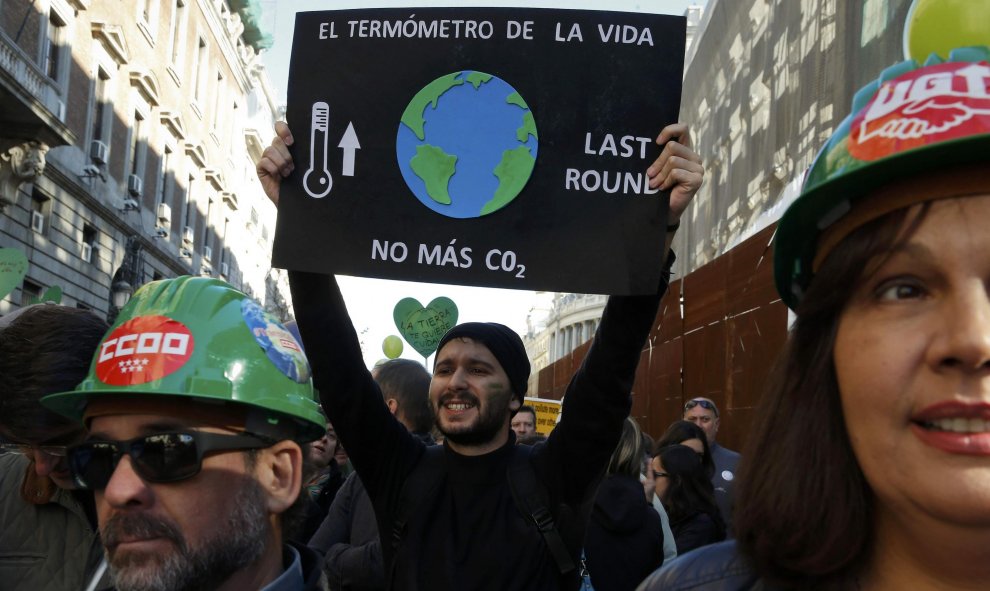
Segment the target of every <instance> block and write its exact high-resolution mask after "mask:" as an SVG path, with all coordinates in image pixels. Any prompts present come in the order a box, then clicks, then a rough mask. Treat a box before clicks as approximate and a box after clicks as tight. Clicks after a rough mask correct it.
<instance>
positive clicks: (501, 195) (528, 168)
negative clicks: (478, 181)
mask: <svg viewBox="0 0 990 591" xmlns="http://www.w3.org/2000/svg"><path fill="white" fill-rule="evenodd" d="M534 135H535V130H534ZM535 165H536V158H533V156H532V155H531V154H530V153H529V148H527V147H526V146H519V147H518V148H514V149H512V150H506V151H504V152H502V160H501V162H499V163H498V166H496V167H495V170H494V172H495V176H497V177H498V181H499V183H498V189H496V190H495V196H494V197H492V199H491V201H489V202H488V203H486V204H485V206H484V207H482V208H481V215H487V214H489V213H491V212H493V211H497V210H499V209H500V208H502V207H503V206H505V205H506V204H508V203H509V202H510V201H512V200H513V199H514V198H515V196H516V195H518V194H519V192H520V191H522V188H523V187H524V186H525V185H526V181H528V180H529V175H530V173H532V172H533V166H535Z"/></svg>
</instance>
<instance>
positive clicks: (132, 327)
mask: <svg viewBox="0 0 990 591" xmlns="http://www.w3.org/2000/svg"><path fill="white" fill-rule="evenodd" d="M192 351H193V337H192V333H191V332H189V329H188V328H186V326H185V325H184V324H182V323H181V322H178V321H176V320H172V319H171V318H167V317H165V316H138V317H137V318H132V319H131V320H128V321H127V322H125V323H123V324H121V325H120V326H118V327H117V328H116V329H115V330H114V331H113V332H112V333H110V334H109V335H108V336H107V337H106V338H105V339H104V340H103V342H102V343H101V344H100V351H99V357H97V360H96V377H97V378H98V379H99V380H100V381H101V382H103V383H104V384H109V385H111V386H132V385H136V384H145V383H148V382H151V381H154V380H158V379H161V378H163V377H165V376H167V375H169V374H171V373H172V372H174V371H176V370H178V369H179V368H180V367H182V366H183V365H185V363H186V362H187V361H189V358H190V357H191V356H192Z"/></svg>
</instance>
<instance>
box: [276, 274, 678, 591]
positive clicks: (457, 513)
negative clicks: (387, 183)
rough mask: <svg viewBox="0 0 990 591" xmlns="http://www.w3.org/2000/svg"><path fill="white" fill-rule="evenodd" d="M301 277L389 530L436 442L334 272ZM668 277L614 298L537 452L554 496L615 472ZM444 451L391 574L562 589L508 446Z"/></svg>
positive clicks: (437, 581) (322, 387)
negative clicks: (412, 413)
mask: <svg viewBox="0 0 990 591" xmlns="http://www.w3.org/2000/svg"><path fill="white" fill-rule="evenodd" d="M669 260H672V258H671V259H669ZM289 282H290V287H291V289H292V299H293V305H294V308H295V312H296V319H297V321H298V324H299V329H300V332H301V334H302V338H303V342H304V345H305V347H306V353H307V356H308V357H309V360H310V363H311V364H312V365H313V378H314V385H315V387H316V389H317V390H319V392H320V396H321V399H322V402H323V408H324V410H325V411H326V413H327V416H328V418H329V420H330V422H332V423H333V424H334V426H335V427H336V428H337V433H338V435H339V436H340V440H341V441H342V442H343V444H344V447H346V448H347V450H348V454H349V455H350V458H351V461H352V463H353V464H354V467H355V469H356V470H357V472H358V474H360V475H361V480H362V482H363V483H364V485H365V487H366V489H367V491H368V494H369V496H370V497H371V500H372V504H373V505H374V507H375V513H376V518H377V521H378V527H379V531H380V532H382V536H383V538H384V537H385V535H387V534H386V532H391V531H392V529H393V526H394V525H395V516H396V514H397V509H398V506H399V502H400V496H401V491H402V488H403V484H404V482H405V481H406V479H407V477H408V476H409V474H410V473H411V472H412V471H413V470H414V469H416V466H417V464H418V463H419V461H420V458H421V457H422V455H423V453H424V451H425V446H424V445H423V443H422V442H420V441H419V440H417V439H416V438H414V437H413V436H412V435H411V434H409V433H408V432H407V431H406V429H405V428H404V427H403V426H402V425H401V424H400V423H399V422H398V421H397V420H396V419H395V417H393V416H392V414H391V413H390V412H389V410H388V408H387V407H386V406H385V403H384V401H383V400H382V396H381V391H380V390H379V389H378V386H377V384H376V383H375V381H374V380H373V379H372V377H371V374H370V373H369V372H368V370H367V369H366V368H365V366H364V359H363V355H362V353H361V346H360V341H359V340H358V337H357V334H356V332H355V330H354V326H353V324H352V323H351V321H350V318H349V317H348V315H347V310H346V308H345V306H344V302H343V298H342V296H341V295H340V290H339V289H338V287H337V284H336V281H334V278H333V277H332V276H327V275H320V274H313V273H302V272H290V273H289ZM662 287H663V289H661V290H660V293H659V294H657V295H651V296H631V297H611V298H609V302H608V304H607V305H606V308H605V312H604V314H603V316H602V321H601V324H600V325H599V328H598V332H597V334H596V336H595V342H594V343H593V344H592V346H591V349H590V350H589V352H588V355H587V357H586V358H585V360H584V363H583V364H582V366H581V368H580V369H578V370H577V372H576V373H575V376H574V378H573V379H572V381H571V383H570V385H569V386H568V388H567V391H566V395H565V396H566V399H567V404H565V405H564V408H563V415H562V418H561V421H560V423H559V424H558V425H557V427H556V428H555V429H554V431H553V433H552V434H551V435H550V437H549V438H548V440H547V442H546V443H545V444H543V445H541V446H539V449H537V450H534V452H533V455H532V456H531V460H532V463H533V465H534V471H535V473H536V475H537V478H538V479H539V480H541V481H542V483H543V484H544V485H545V487H546V490H547V492H548V494H549V497H550V499H549V500H550V506H551V507H558V506H566V507H573V508H575V512H577V508H578V507H580V504H581V503H582V502H583V501H584V500H585V499H586V498H587V497H588V496H589V494H590V492H591V491H592V490H593V488H592V487H593V486H594V484H595V483H596V482H597V479H598V478H599V477H600V475H601V474H602V473H603V472H604V468H605V466H606V464H607V463H608V460H609V457H610V456H611V453H612V450H613V449H615V446H616V444H617V443H618V440H619V436H620V434H621V432H622V422H623V421H624V420H625V418H626V417H627V416H628V415H629V410H630V407H631V398H630V391H631V389H632V382H633V378H634V375H635V371H636V366H637V365H638V363H639V358H640V352H641V350H642V346H643V343H644V342H645V340H646V337H647V336H648V334H649V331H650V329H651V328H652V326H653V321H654V318H655V317H656V313H657V307H658V305H659V302H660V295H662V292H663V291H665V290H666V283H664V285H663V286H662ZM511 442H512V438H511V437H510V442H509V443H508V444H507V445H511ZM443 457H444V462H445V466H446V467H447V469H446V470H445V471H444V475H443V477H442V478H441V479H439V482H437V488H436V492H435V494H433V495H430V498H427V499H423V500H422V503H420V505H419V509H418V510H417V511H416V512H415V514H413V515H410V516H409V518H410V520H409V522H408V524H406V525H407V530H406V534H405V536H404V543H403V545H402V547H401V548H400V550H399V552H398V553H397V555H396V560H395V563H394V564H395V568H394V572H392V573H390V576H389V577H387V579H388V581H389V584H390V585H391V588H393V589H402V590H404V591H405V590H409V591H414V590H416V589H429V590H431V591H433V590H437V591H443V590H445V589H448V590H454V589H457V590H460V589H493V590H499V591H502V590H504V589H523V588H527V589H537V588H538V589H546V590H553V589H559V588H561V582H562V580H561V579H560V578H559V573H558V572H557V569H556V564H555V562H554V561H553V559H552V558H551V556H550V554H549V551H548V549H547V547H546V545H545V543H544V541H543V539H542V537H541V535H540V533H539V532H538V531H537V529H536V528H535V527H534V526H532V525H531V524H530V523H529V522H527V521H526V520H525V519H524V517H523V516H522V514H521V513H520V511H519V510H518V509H517V508H516V505H515V502H514V500H513V498H512V494H511V491H510V490H509V486H508V478H507V476H506V469H507V467H508V460H509V457H510V454H509V453H508V452H507V451H506V450H505V448H504V446H503V448H502V449H499V450H495V451H493V452H492V453H490V454H485V455H483V456H472V457H466V456H460V455H459V454H456V453H454V452H453V451H452V450H450V449H449V448H448V447H446V446H445V448H444V454H443ZM388 539H389V540H391V536H389V537H388ZM508 565H511V566H508ZM574 582H575V584H576V583H577V580H576V578H575V579H574Z"/></svg>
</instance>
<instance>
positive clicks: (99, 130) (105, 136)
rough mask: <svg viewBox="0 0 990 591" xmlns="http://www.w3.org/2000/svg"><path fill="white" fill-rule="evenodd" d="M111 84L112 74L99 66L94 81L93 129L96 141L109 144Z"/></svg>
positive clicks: (93, 136)
mask: <svg viewBox="0 0 990 591" xmlns="http://www.w3.org/2000/svg"><path fill="white" fill-rule="evenodd" d="M109 85H110V74H108V73H107V72H106V70H104V69H103V68H98V69H97V72H96V80H95V81H94V83H93V113H92V118H93V126H92V129H91V133H92V138H93V140H94V141H101V142H103V143H104V144H109V143H110V142H109V138H110V124H111V120H112V117H111V116H110V109H111V108H112V107H111V105H110V101H109V100H108V98H109V97H108V87H109Z"/></svg>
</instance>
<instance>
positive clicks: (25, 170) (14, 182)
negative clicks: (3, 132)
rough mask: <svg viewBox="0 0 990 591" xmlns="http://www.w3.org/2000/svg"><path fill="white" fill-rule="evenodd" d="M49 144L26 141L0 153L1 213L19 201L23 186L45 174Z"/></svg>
mask: <svg viewBox="0 0 990 591" xmlns="http://www.w3.org/2000/svg"><path fill="white" fill-rule="evenodd" d="M47 153H48V144H46V143H44V142H39V141H36V140H30V141H26V142H24V143H21V144H17V145H15V146H12V147H11V148H9V149H8V150H7V151H6V152H3V153H0V211H2V210H3V208H4V207H6V206H7V205H9V204H12V203H14V202H15V201H16V200H17V192H18V190H20V188H21V185H23V184H24V183H26V182H29V181H33V180H34V179H36V178H37V177H39V176H41V175H42V174H44V172H45V155H46V154H47Z"/></svg>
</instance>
